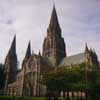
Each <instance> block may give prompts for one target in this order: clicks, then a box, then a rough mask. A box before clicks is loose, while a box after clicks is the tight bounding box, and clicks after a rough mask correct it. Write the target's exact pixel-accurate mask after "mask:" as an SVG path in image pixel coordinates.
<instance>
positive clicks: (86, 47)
mask: <svg viewBox="0 0 100 100" xmlns="http://www.w3.org/2000/svg"><path fill="white" fill-rule="evenodd" d="M88 51H89V49H88V46H87V43H85V52H88Z"/></svg>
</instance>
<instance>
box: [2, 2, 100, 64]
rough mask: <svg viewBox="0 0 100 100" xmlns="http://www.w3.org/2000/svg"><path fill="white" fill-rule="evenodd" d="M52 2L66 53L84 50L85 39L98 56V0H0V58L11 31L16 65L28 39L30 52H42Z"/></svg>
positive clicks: (9, 38) (6, 46)
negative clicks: (14, 39) (15, 45)
mask: <svg viewBox="0 0 100 100" xmlns="http://www.w3.org/2000/svg"><path fill="white" fill-rule="evenodd" d="M54 3H55V7H56V11H57V15H58V19H59V23H60V26H61V29H62V36H63V37H64V40H65V43H66V53H67V56H71V55H74V54H77V53H80V52H84V49H85V43H86V42H87V44H88V46H89V48H94V49H95V51H96V53H97V55H98V58H99V60H100V0H0V62H2V63H4V61H5V57H6V55H7V53H8V50H9V48H10V46H11V42H12V40H13V37H14V35H15V34H16V38H17V39H16V40H17V57H18V61H19V65H21V61H22V60H23V58H24V56H25V52H26V48H27V45H28V42H29V40H30V41H31V48H32V52H34V53H38V52H39V50H40V51H41V52H42V44H43V40H44V38H45V37H46V35H47V28H48V25H49V21H50V17H51V12H52V9H53V4H54Z"/></svg>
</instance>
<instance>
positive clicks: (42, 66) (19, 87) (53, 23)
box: [4, 6, 99, 96]
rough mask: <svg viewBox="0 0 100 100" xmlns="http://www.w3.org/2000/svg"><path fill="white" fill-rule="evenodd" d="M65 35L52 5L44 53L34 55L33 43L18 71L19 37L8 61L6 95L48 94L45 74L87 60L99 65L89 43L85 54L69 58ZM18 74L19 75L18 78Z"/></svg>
mask: <svg viewBox="0 0 100 100" xmlns="http://www.w3.org/2000/svg"><path fill="white" fill-rule="evenodd" d="M65 48H66V47H65V42H64V38H63V37H62V34H61V28H60V25H59V22H58V18H57V13H56V9H55V6H54V7H53V11H52V15H51V19H50V24H49V27H48V29H47V36H46V38H45V39H44V42H43V52H42V55H41V54H40V52H39V54H34V53H33V54H31V47H30V42H29V44H28V48H27V50H26V55H25V58H24V59H23V62H22V69H21V70H20V71H18V70H17V56H16V36H15V37H14V40H13V42H12V45H11V48H10V50H9V52H8V55H7V57H6V60H5V73H6V84H5V87H6V88H5V89H4V90H5V91H6V94H7V95H17V96H22V95H23V96H45V94H46V86H44V85H42V84H41V80H42V78H43V76H44V75H45V73H47V72H49V71H56V68H58V67H61V66H69V65H71V64H79V63H83V62H87V63H89V64H95V65H97V64H98V63H99V62H98V59H97V55H96V53H95V52H94V51H93V50H91V49H90V50H89V49H88V47H87V45H86V49H85V52H84V53H81V54H77V55H74V56H71V57H66V49H65ZM16 77H17V78H16Z"/></svg>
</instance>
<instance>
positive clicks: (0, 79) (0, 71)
mask: <svg viewBox="0 0 100 100" xmlns="http://www.w3.org/2000/svg"><path fill="white" fill-rule="evenodd" d="M4 85H5V75H4V65H2V64H0V89H2V88H3V87H4Z"/></svg>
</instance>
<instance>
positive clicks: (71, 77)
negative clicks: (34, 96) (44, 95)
mask: <svg viewBox="0 0 100 100" xmlns="http://www.w3.org/2000/svg"><path fill="white" fill-rule="evenodd" d="M43 82H44V84H46V86H47V89H48V91H49V92H50V91H51V94H53V93H54V95H57V94H58V95H59V93H60V91H61V90H63V91H84V92H86V91H87V92H88V95H89V97H91V100H92V98H95V100H98V98H100V97H99V93H100V69H99V68H98V67H94V66H90V65H85V64H84V63H83V64H78V65H71V66H67V67H61V69H60V71H54V72H49V73H47V74H46V75H45V76H44V80H43ZM55 92H56V94H55ZM51 94H49V95H51ZM96 98H97V99H96Z"/></svg>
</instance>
